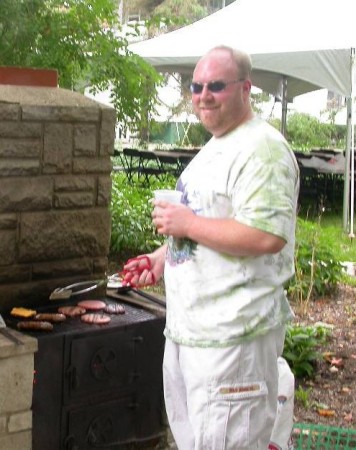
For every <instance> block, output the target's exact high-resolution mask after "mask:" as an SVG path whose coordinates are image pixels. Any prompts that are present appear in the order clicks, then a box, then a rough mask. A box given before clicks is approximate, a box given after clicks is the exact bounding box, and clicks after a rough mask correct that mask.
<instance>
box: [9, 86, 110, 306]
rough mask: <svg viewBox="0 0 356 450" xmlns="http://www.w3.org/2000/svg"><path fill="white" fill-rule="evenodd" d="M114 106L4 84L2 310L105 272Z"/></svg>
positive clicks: (28, 303) (55, 90)
mask: <svg viewBox="0 0 356 450" xmlns="http://www.w3.org/2000/svg"><path fill="white" fill-rule="evenodd" d="M115 123H116V114H115V110H114V109H113V108H111V107H107V106H105V105H102V104H100V103H98V102H96V101H94V100H91V99H89V98H87V97H85V96H83V95H81V94H78V93H75V92H71V91H68V90H65V89H60V88H48V87H32V86H31V87H29V86H10V85H0V255H1V259H0V311H5V310H6V311H7V310H8V309H9V308H10V307H12V306H22V305H26V306H31V305H33V304H36V303H38V302H39V301H42V300H48V298H49V295H50V293H51V292H52V291H53V290H54V289H55V288H57V287H63V286H66V285H68V284H71V283H74V282H76V281H84V280H91V279H101V278H103V277H105V276H106V270H107V264H108V258H107V256H108V253H109V245H110V231H111V218H110V211H109V206H110V194H111V169H112V165H111V158H110V156H111V155H112V154H113V151H114V138H115Z"/></svg>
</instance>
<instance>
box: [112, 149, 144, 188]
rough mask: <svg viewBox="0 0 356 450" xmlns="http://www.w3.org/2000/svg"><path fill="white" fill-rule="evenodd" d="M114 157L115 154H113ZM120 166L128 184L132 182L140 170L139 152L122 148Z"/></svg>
mask: <svg viewBox="0 0 356 450" xmlns="http://www.w3.org/2000/svg"><path fill="white" fill-rule="evenodd" d="M114 155H115V153H114ZM121 160H122V164H123V167H124V170H125V173H126V176H127V179H128V181H129V183H131V182H132V181H133V177H134V175H135V174H137V175H138V174H139V170H140V150H137V149H135V148H124V149H123V150H122V157H121Z"/></svg>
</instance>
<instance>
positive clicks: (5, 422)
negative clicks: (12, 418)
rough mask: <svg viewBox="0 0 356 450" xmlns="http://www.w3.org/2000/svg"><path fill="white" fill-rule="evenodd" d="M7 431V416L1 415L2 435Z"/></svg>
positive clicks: (0, 431) (0, 429)
mask: <svg viewBox="0 0 356 450" xmlns="http://www.w3.org/2000/svg"><path fill="white" fill-rule="evenodd" d="M6 431H7V417H6V416H0V436H1V435H2V434H4V433H5V432H6Z"/></svg>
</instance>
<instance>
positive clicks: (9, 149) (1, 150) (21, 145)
mask: <svg viewBox="0 0 356 450" xmlns="http://www.w3.org/2000/svg"><path fill="white" fill-rule="evenodd" d="M41 151H42V141H41V139H40V138H38V139H5V138H0V157H3V156H6V157H9V158H39V156H40V153H41Z"/></svg>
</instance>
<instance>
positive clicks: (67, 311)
mask: <svg viewBox="0 0 356 450" xmlns="http://www.w3.org/2000/svg"><path fill="white" fill-rule="evenodd" d="M58 312H59V313H60V314H64V315H65V316H68V317H77V316H81V315H82V314H84V313H86V312H87V310H86V309H85V308H82V307H81V306H61V307H60V308H58Z"/></svg>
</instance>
